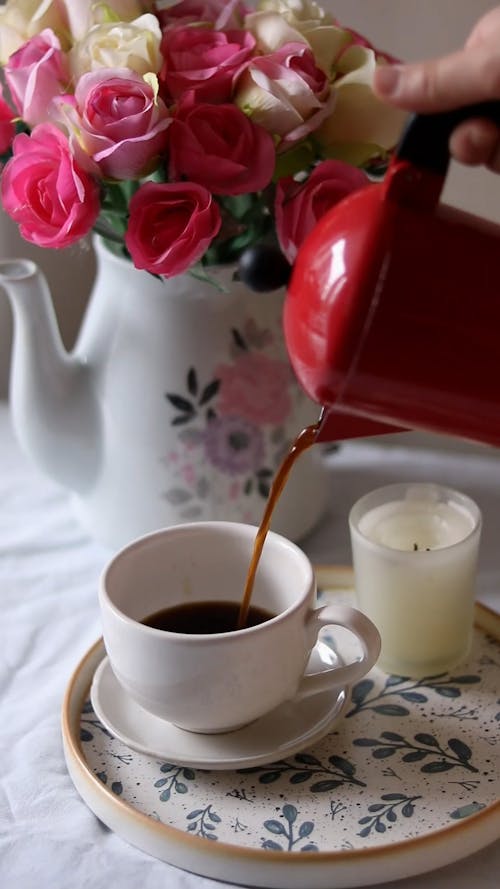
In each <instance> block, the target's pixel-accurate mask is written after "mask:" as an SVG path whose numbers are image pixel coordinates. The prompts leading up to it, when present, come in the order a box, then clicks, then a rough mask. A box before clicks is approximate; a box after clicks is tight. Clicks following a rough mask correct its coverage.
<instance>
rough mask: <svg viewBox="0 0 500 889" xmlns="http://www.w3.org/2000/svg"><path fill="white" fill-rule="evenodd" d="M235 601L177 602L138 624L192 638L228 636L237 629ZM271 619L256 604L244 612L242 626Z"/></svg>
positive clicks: (266, 612) (238, 610) (253, 624)
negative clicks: (225, 634)
mask: <svg viewBox="0 0 500 889" xmlns="http://www.w3.org/2000/svg"><path fill="white" fill-rule="evenodd" d="M239 612H240V603H239V602H224V601H222V600H221V601H218V600H211V601H210V600H209V601H207V602H181V603H180V604H179V605H172V606H171V607H169V608H162V609H160V611H155V612H154V614H150V615H149V617H145V618H144V619H143V620H142V623H143V624H145V625H146V626H148V627H154V628H155V629H156V630H166V631H168V632H169V633H194V634H196V635H202V634H210V635H212V634H214V633H232V632H233V631H234V630H236V628H237V623H238V615H239ZM272 617H275V615H274V614H272V612H270V611H267V610H266V609H265V608H260V607H259V606H258V605H251V606H250V608H249V610H248V615H247V619H246V622H245V627H254V626H257V624H262V623H264V622H265V621H266V620H270V619H271V618H272Z"/></svg>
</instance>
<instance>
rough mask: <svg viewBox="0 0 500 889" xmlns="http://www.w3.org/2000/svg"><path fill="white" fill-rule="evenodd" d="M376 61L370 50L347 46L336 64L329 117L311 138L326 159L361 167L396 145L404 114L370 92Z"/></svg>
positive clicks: (362, 47)
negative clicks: (330, 158) (332, 100)
mask: <svg viewBox="0 0 500 889" xmlns="http://www.w3.org/2000/svg"><path fill="white" fill-rule="evenodd" d="M376 67H377V61H376V58H375V53H374V51H373V50H372V49H368V48H367V47H364V46H358V45H356V46H350V47H349V48H348V49H346V50H345V52H344V53H343V54H342V56H341V58H340V60H339V64H338V78H337V79H336V80H335V82H334V87H335V92H336V97H337V101H336V104H335V108H334V109H333V113H332V114H331V115H330V116H329V117H328V118H327V119H326V120H325V121H323V123H322V124H321V126H320V127H319V129H318V130H317V131H316V133H315V136H316V138H317V140H318V142H320V144H321V145H322V146H323V148H324V149H325V150H326V153H327V154H328V156H330V157H336V158H340V159H341V160H346V161H348V162H350V163H355V164H361V163H364V162H365V161H366V160H368V159H369V158H370V157H373V156H374V155H376V154H377V153H379V150H380V149H383V150H386V151H388V150H389V149H391V148H393V147H394V145H395V144H396V143H397V141H398V139H399V136H400V135H401V130H402V127H403V124H404V121H405V118H406V112H404V111H400V110H399V109H396V108H392V107H391V106H389V105H387V104H386V103H385V102H381V101H380V100H379V99H378V98H377V97H376V95H375V93H374V92H373V90H372V80H373V74H374V71H375V68H376Z"/></svg>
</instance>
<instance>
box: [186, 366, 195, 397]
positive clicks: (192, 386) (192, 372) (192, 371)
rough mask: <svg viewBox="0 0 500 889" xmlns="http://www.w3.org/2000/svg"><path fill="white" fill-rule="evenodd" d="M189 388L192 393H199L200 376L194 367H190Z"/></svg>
mask: <svg viewBox="0 0 500 889" xmlns="http://www.w3.org/2000/svg"><path fill="white" fill-rule="evenodd" d="M187 388H188V392H189V394H190V395H197V394H198V377H197V374H196V370H195V368H194V367H190V368H189V370H188V375H187Z"/></svg>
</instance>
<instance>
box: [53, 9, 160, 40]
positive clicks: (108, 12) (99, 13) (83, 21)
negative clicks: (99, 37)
mask: <svg viewBox="0 0 500 889" xmlns="http://www.w3.org/2000/svg"><path fill="white" fill-rule="evenodd" d="M60 5H61V6H62V7H63V8H64V10H65V14H66V18H67V21H68V29H69V32H70V34H71V37H72V43H76V41H77V40H82V39H83V38H84V37H85V34H87V32H88V31H89V30H90V28H91V27H92V25H96V24H101V23H104V22H111V21H113V20H114V21H117V22H119V21H122V22H130V21H132V19H135V18H137V16H139V15H141V13H142V12H144V3H141V2H140V0H102V2H99V0H97V2H96V0H60Z"/></svg>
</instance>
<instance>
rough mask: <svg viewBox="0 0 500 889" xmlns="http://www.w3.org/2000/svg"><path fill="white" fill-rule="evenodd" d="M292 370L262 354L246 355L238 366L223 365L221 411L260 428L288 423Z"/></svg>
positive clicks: (218, 370)
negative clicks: (266, 424) (241, 418)
mask: <svg viewBox="0 0 500 889" xmlns="http://www.w3.org/2000/svg"><path fill="white" fill-rule="evenodd" d="M290 373H291V372H290V367H289V365H288V364H287V363H286V362H285V361H277V360H276V359H275V358H269V357H268V356H267V355H264V354H263V353H262V352H243V353H242V354H241V355H240V356H239V357H238V358H237V360H236V361H235V363H234V364H220V365H219V366H218V367H217V368H216V369H215V376H216V377H217V378H218V379H219V380H220V389H219V396H218V401H217V411H218V413H219V414H220V415H221V416H236V417H244V418H245V419H246V420H250V421H251V422H253V423H255V424H257V425H263V424H265V423H274V424H278V423H284V422H285V421H286V420H287V418H288V415H289V413H290V410H291V402H290V395H289V392H288V386H289V384H290Z"/></svg>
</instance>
